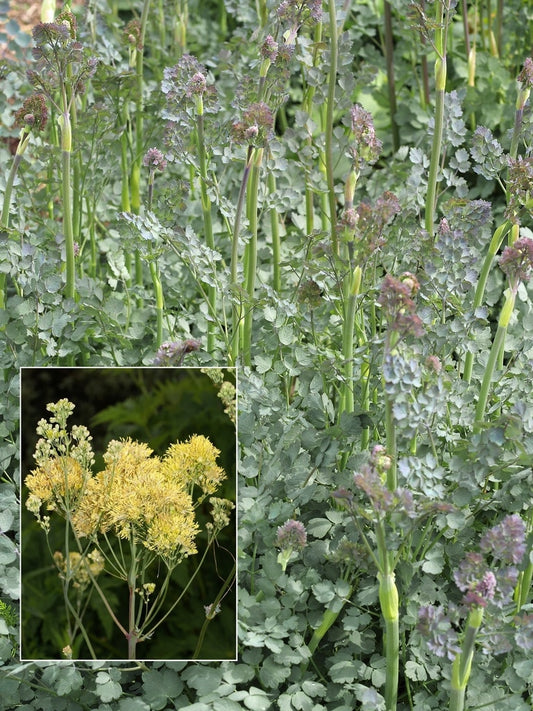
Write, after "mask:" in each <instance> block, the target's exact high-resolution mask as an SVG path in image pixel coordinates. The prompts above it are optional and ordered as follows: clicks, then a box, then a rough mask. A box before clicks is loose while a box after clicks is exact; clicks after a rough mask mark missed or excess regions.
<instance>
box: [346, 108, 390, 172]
mask: <svg viewBox="0 0 533 711" xmlns="http://www.w3.org/2000/svg"><path fill="white" fill-rule="evenodd" d="M350 118H351V131H352V136H353V144H352V146H351V148H350V154H351V158H352V161H353V166H354V169H355V170H357V171H359V170H361V168H362V167H363V166H364V165H372V163H375V162H376V161H377V159H378V158H379V154H380V153H381V148H382V146H383V144H382V143H381V141H380V140H379V138H378V137H377V136H376V130H375V128H374V122H373V120H372V114H370V113H369V112H368V111H366V110H365V109H363V107H362V106H361V105H360V104H355V106H352V109H351V111H350Z"/></svg>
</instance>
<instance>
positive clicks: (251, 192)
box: [243, 148, 263, 365]
mask: <svg viewBox="0 0 533 711" xmlns="http://www.w3.org/2000/svg"><path fill="white" fill-rule="evenodd" d="M262 159H263V149H262V148H256V150H255V152H254V158H253V165H252V172H251V175H250V185H249V186H248V201H247V206H246V212H247V216H248V224H249V227H250V232H251V237H250V241H249V242H248V244H247V247H246V257H245V279H246V291H247V293H248V307H247V311H246V315H245V317H244V333H243V355H244V363H245V365H251V364H252V360H251V359H252V325H253V312H254V309H253V300H254V292H255V280H256V272H257V195H258V190H259V173H260V170H261V162H262Z"/></svg>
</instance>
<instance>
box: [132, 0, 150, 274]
mask: <svg viewBox="0 0 533 711" xmlns="http://www.w3.org/2000/svg"><path fill="white" fill-rule="evenodd" d="M149 10H150V0H144V3H143V9H142V13H141V20H140V43H141V45H144V38H145V35H146V25H147V22H148V13H149ZM135 81H136V90H137V91H136V98H135V156H134V160H133V164H132V168H131V177H130V191H131V210H132V212H133V213H134V214H136V215H138V214H139V211H140V209H141V163H142V157H143V151H144V99H143V84H144V52H143V50H142V49H137V51H136V57H135ZM135 282H136V284H137V285H138V286H141V285H142V283H143V269H142V260H141V255H140V253H139V250H138V249H136V250H135Z"/></svg>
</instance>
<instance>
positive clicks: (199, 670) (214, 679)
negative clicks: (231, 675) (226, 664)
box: [181, 665, 222, 696]
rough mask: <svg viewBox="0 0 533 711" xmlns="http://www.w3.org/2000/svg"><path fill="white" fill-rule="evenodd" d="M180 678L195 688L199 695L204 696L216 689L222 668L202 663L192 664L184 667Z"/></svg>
mask: <svg viewBox="0 0 533 711" xmlns="http://www.w3.org/2000/svg"><path fill="white" fill-rule="evenodd" d="M181 678H182V679H183V681H185V682H186V683H187V684H188V685H189V686H190V687H191V688H193V689H196V691H197V692H198V694H199V695H200V696H205V695H206V694H210V693H211V692H212V691H216V689H218V686H219V684H220V681H221V679H222V670H221V669H213V668H211V667H207V666H204V665H202V666H200V665H198V666H192V667H189V668H188V669H185V671H184V672H183V674H182V675H181Z"/></svg>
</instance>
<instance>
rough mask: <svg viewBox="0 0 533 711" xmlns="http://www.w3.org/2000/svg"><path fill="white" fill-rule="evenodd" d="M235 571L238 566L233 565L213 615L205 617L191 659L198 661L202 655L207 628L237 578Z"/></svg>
mask: <svg viewBox="0 0 533 711" xmlns="http://www.w3.org/2000/svg"><path fill="white" fill-rule="evenodd" d="M235 571H236V564H235V563H234V564H233V568H232V569H231V572H230V574H229V575H228V577H227V578H226V580H225V581H224V585H223V586H222V587H221V588H220V590H219V592H218V595H217V596H216V598H215V600H214V602H213V603H212V604H211V614H209V615H207V614H206V616H205V620H204V623H203V625H202V629H201V630H200V634H199V636H198V642H197V644H196V649H195V650H194V653H193V655H192V657H191V659H198V656H199V655H200V651H201V649H202V645H203V643H204V638H205V633H206V631H207V627H208V625H209V623H210V622H211V620H212V619H213V618H214V617H215V615H216V614H217V613H216V610H217V608H218V605H219V604H220V601H221V600H222V598H223V597H224V594H225V592H226V590H227V589H228V588H229V586H230V585H231V584H232V582H233V579H234V578H235Z"/></svg>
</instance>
